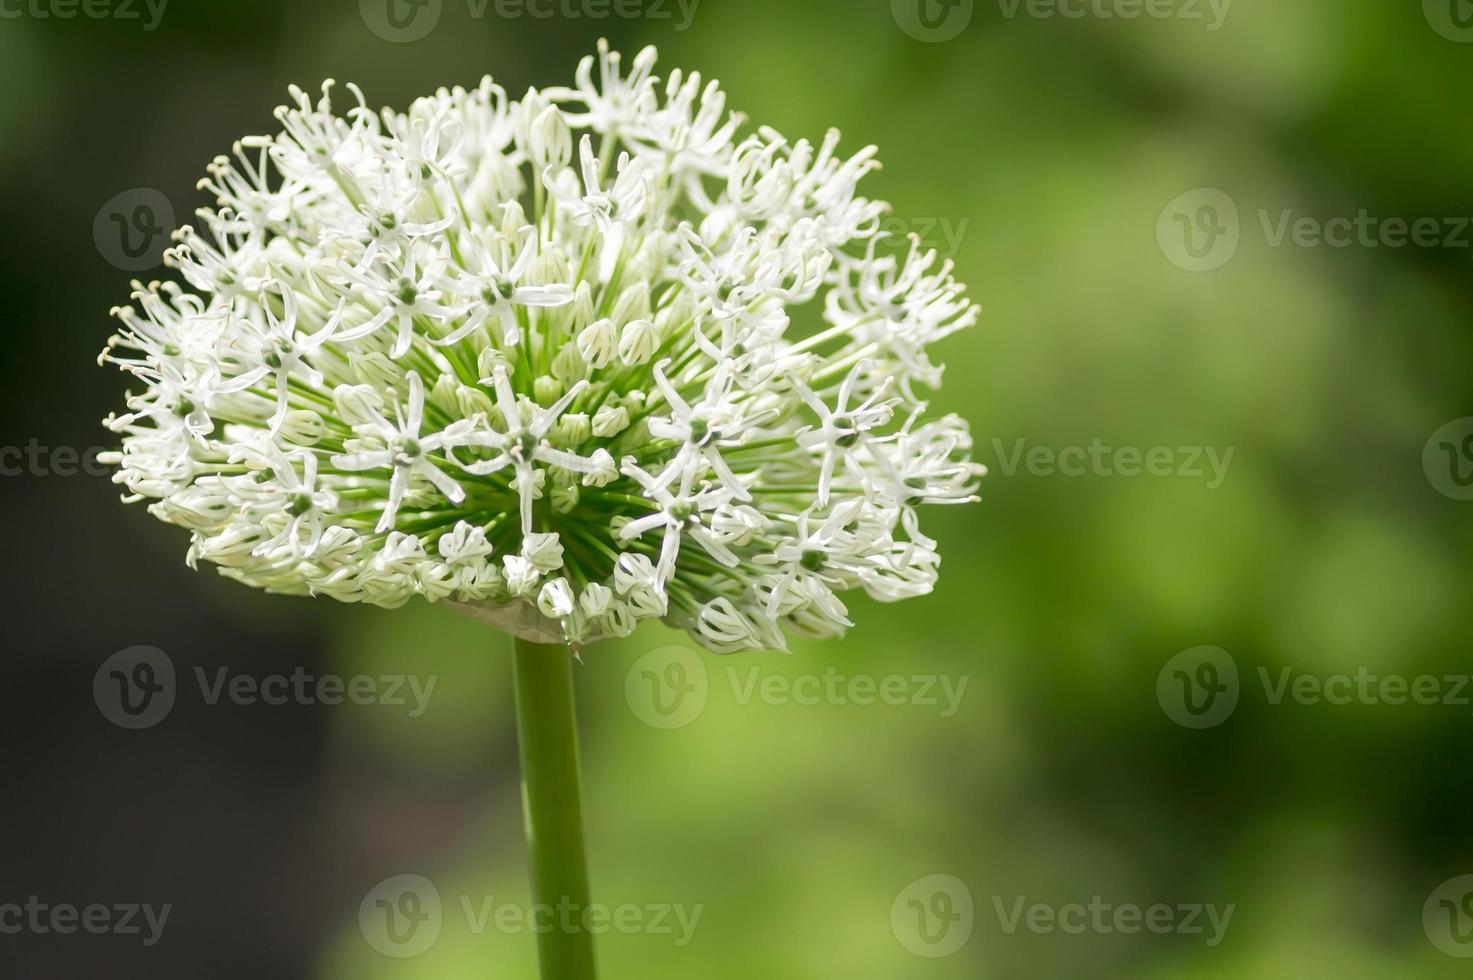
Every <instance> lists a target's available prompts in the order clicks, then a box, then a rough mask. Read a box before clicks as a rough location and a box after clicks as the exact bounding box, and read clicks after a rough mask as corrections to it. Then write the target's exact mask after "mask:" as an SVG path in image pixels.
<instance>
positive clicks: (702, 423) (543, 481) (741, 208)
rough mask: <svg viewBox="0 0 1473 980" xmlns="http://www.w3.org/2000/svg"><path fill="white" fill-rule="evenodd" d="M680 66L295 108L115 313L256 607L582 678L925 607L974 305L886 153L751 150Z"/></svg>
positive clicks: (166, 482)
mask: <svg viewBox="0 0 1473 980" xmlns="http://www.w3.org/2000/svg"><path fill="white" fill-rule="evenodd" d="M654 64H655V52H654V50H653V49H649V48H647V49H645V50H644V51H642V52H640V54H639V55H638V56H637V57H636V58H635V59H634V61H633V64H632V65H629V66H627V68H626V66H624V65H622V64H621V61H620V58H619V56H618V55H617V54H616V53H613V52H610V51H609V50H608V49H607V47H606V46H604V45H601V46H600V50H599V57H598V58H597V59H594V58H588V59H585V61H584V62H583V64H582V65H581V66H580V67H579V69H578V73H577V80H576V84H575V85H573V86H572V87H569V88H555V89H548V90H544V91H540V92H539V91H536V90H532V91H529V92H527V94H526V95H525V96H523V97H522V99H521V100H520V101H512V100H510V99H508V98H507V94H506V92H505V91H504V90H503V89H501V88H500V87H499V86H497V85H496V84H495V83H494V82H492V81H491V79H489V78H487V79H485V80H483V81H482V82H481V84H480V85H479V86H477V87H476V88H474V89H470V90H466V89H461V88H454V89H441V90H440V91H438V92H436V93H435V94H434V95H433V96H430V97H427V98H422V99H419V100H417V101H416V102H415V103H414V104H413V105H411V106H410V107H409V110H408V112H406V113H396V112H392V111H389V110H385V111H383V112H382V113H376V112H374V111H372V110H370V109H369V108H368V107H367V105H366V104H365V102H364V99H363V96H362V94H361V93H360V92H359V90H358V89H357V88H356V87H353V86H349V91H350V93H351V99H350V100H349V103H348V107H347V109H346V111H345V112H342V113H341V114H340V113H339V112H338V111H336V110H335V109H334V107H333V101H332V99H331V97H330V96H331V94H332V91H331V89H332V86H331V83H327V84H325V85H323V87H322V94H321V96H320V97H318V98H315V99H314V98H311V97H309V96H308V95H307V94H306V93H304V92H302V91H300V90H298V89H296V88H293V89H292V90H291V103H290V104H289V105H287V106H284V107H282V108H280V109H278V110H277V118H278V119H279V120H280V122H281V127H282V129H281V132H280V133H278V134H277V135H275V136H269V137H268V136H262V137H252V138H248V139H243V140H241V141H240V142H239V143H237V144H236V145H235V146H234V148H233V150H232V154H231V155H230V156H228V157H220V158H218V159H216V160H215V161H214V162H213V163H212V164H211V165H210V167H209V176H208V177H207V178H205V179H204V180H203V181H202V182H201V187H202V188H204V189H206V190H208V191H209V192H211V193H212V194H213V195H214V196H215V198H216V201H215V205H214V206H213V207H211V208H205V209H201V210H200V211H199V212H198V215H199V226H200V230H198V231H196V230H194V229H192V228H184V229H182V230H181V231H179V232H178V233H177V234H176V239H177V245H176V247H174V248H173V249H171V250H170V252H169V255H168V261H169V264H170V265H171V266H172V267H173V268H175V269H177V270H178V272H179V273H180V275H181V276H182V279H183V281H184V283H183V284H178V283H174V282H166V283H154V284H150V285H148V286H143V285H141V284H135V292H134V297H133V300H134V301H133V304H132V305H130V306H125V307H122V308H120V309H118V310H116V311H115V313H116V315H117V316H118V317H119V319H121V321H122V323H123V329H122V330H121V331H120V332H119V334H118V335H117V336H116V337H114V338H113V339H112V341H111V342H110V344H109V346H108V350H107V351H106V352H105V353H104V355H103V357H104V359H105V360H108V361H111V362H113V363H115V364H117V365H119V366H120V367H121V368H122V369H123V370H125V371H127V372H129V373H130V374H131V375H133V376H134V377H136V378H137V379H139V381H140V382H142V385H143V388H142V390H141V391H138V392H134V393H132V394H130V395H129V397H128V401H127V411H126V412H125V413H124V414H120V415H116V416H114V417H111V418H110V419H109V420H108V425H109V427H110V428H111V429H112V430H113V431H114V432H115V433H118V434H119V435H120V436H121V439H122V448H121V450H120V451H119V452H117V453H114V454H112V456H111V461H112V462H113V463H115V464H116V465H117V466H118V468H119V469H118V474H117V477H116V480H117V482H119V483H120V484H122V485H124V486H125V487H126V488H127V489H128V491H129V494H130V498H129V499H133V500H140V499H148V500H152V501H153V503H152V505H151V507H150V510H151V512H152V513H153V514H154V515H155V516H157V517H158V518H160V519H161V520H164V521H167V522H169V523H173V524H178V525H181V526H183V527H185V528H187V529H189V531H190V532H191V533H192V535H193V544H192V546H191V548H190V552H189V559H190V562H191V563H194V562H196V561H198V560H199V559H204V560H205V561H209V562H213V563H214V564H216V565H218V566H219V567H220V568H221V570H222V571H223V573H224V574H226V575H228V576H230V577H232V578H235V579H238V580H240V581H242V582H245V583H247V584H249V585H253V586H257V587H260V588H264V589H268V590H271V591H274V592H281V593H289V594H297V595H316V596H329V597H331V598H334V599H339V600H342V601H345V602H370V603H374V604H376V605H380V606H389V607H394V606H398V605H401V604H403V603H404V602H406V601H408V600H409V599H411V598H412V597H414V596H416V595H418V596H423V597H424V598H426V599H428V600H429V601H431V602H435V601H442V600H443V601H447V602H452V603H456V604H458V605H460V606H462V607H463V608H466V609H468V610H471V611H473V612H475V613H476V614H478V615H480V616H481V617H483V618H485V619H488V620H490V621H492V622H494V623H496V624H497V625H499V626H502V627H503V628H505V629H507V630H509V631H511V632H514V633H517V634H518V635H522V636H525V637H528V638H531V639H535V640H542V641H552V640H556V641H559V642H568V643H571V644H574V645H582V644H586V643H588V642H592V641H593V640H596V639H599V638H601V637H605V636H624V635H627V634H629V633H630V632H631V631H632V630H633V629H634V628H635V626H636V624H637V623H638V622H639V621H641V620H644V619H663V620H666V621H667V622H670V623H673V624H676V625H679V626H682V627H684V628H685V629H687V630H689V631H690V632H691V634H692V635H693V636H695V637H696V638H697V639H698V640H699V641H700V642H701V643H703V644H704V645H705V646H707V647H708V648H710V649H712V650H715V651H718V652H731V651H737V650H744V649H751V648H774V647H783V646H784V645H785V639H784V631H785V630H786V631H789V632H792V633H796V634H801V635H806V636H822V635H833V634H837V633H840V632H841V631H842V630H843V629H844V628H845V627H847V626H848V625H850V624H849V618H848V613H847V611H846V608H845V606H844V603H843V602H842V601H841V600H840V598H839V595H840V593H841V592H843V591H845V590H848V589H853V588H862V589H863V590H865V591H866V592H867V593H868V594H869V595H871V596H873V597H875V598H877V599H880V600H895V599H900V598H905V597H909V596H915V595H920V594H923V593H926V592H928V591H929V590H930V589H931V587H932V585H933V583H934V582H935V580H936V574H937V567H938V564H939V559H938V557H937V554H936V550H935V549H936V543H935V542H934V541H932V540H931V539H930V538H928V537H926V536H925V535H924V534H923V533H922V532H921V529H920V524H919V520H918V516H917V512H918V510H919V508H920V507H921V506H922V505H926V504H956V503H963V502H966V501H969V500H974V499H976V498H975V497H974V496H973V493H974V489H975V487H974V482H975V478H976V477H977V476H978V475H980V473H981V468H980V467H978V466H976V465H974V464H973V463H972V462H971V461H970V458H969V454H970V449H971V440H970V437H969V436H968V432H967V427H966V424H965V423H964V422H962V421H961V420H960V419H958V418H956V417H954V416H948V417H945V418H940V419H934V420H926V419H925V408H926V406H925V403H924V402H923V401H922V400H921V398H922V391H923V389H927V388H934V387H936V386H937V385H938V384H939V382H940V378H941V369H940V368H939V367H938V366H937V365H936V364H935V363H934V362H933V361H932V360H931V358H930V353H929V351H930V347H931V345H932V344H933V343H934V342H936V341H938V340H940V339H942V338H943V337H946V336H947V335H949V334H951V333H953V332H955V331H957V330H959V329H961V328H963V327H967V326H970V325H971V324H972V323H974V322H975V320H976V318H977V309H976V307H975V306H973V305H972V304H971V303H970V302H968V301H967V300H966V299H965V297H964V296H963V287H962V286H960V285H958V284H957V283H956V282H955V280H954V279H953V278H952V266H951V263H950V262H949V261H945V262H943V261H941V260H940V259H939V258H938V256H937V255H936V254H935V253H934V252H931V251H927V250H925V249H923V248H922V247H920V245H919V243H918V242H916V241H914V240H912V241H910V242H899V241H892V240H890V239H889V238H888V237H887V236H886V235H885V234H884V233H883V232H882V231H880V230H879V229H880V219H881V217H882V216H883V215H884V214H885V213H886V211H887V205H885V204H884V203H883V202H879V201H873V200H870V199H868V198H865V197H863V196H861V195H860V194H859V192H858V189H857V185H858V183H859V181H860V179H861V178H862V177H864V176H865V174H867V173H868V172H869V171H871V170H873V169H875V168H876V167H878V163H877V162H876V161H875V150H874V148H873V147H868V148H866V149H864V150H861V151H860V152H859V153H857V154H855V155H853V156H850V157H844V156H840V155H839V154H838V152H837V150H838V139H839V138H838V134H837V133H834V132H831V133H829V134H828V135H827V136H826V137H825V138H824V140H823V141H822V143H820V144H817V145H815V144H813V143H810V142H808V141H806V140H799V141H796V142H790V141H788V140H787V139H785V138H784V137H783V136H781V135H779V134H778V133H776V132H775V131H773V130H771V129H767V128H763V129H760V130H758V131H757V132H756V133H755V134H753V135H746V136H743V135H742V134H741V129H742V117H741V116H739V115H737V114H735V113H728V112H727V110H726V97H725V95H724V94H723V93H722V91H721V90H720V89H719V88H718V87H717V85H716V84H715V83H714V82H712V83H707V82H705V81H704V80H703V79H702V78H701V77H700V75H698V74H695V73H691V74H684V73H682V72H679V71H676V72H672V73H671V75H670V77H669V78H668V79H667V80H665V81H664V82H663V83H661V82H659V81H658V80H657V79H656V77H655V76H654V75H653V69H654ZM802 307H809V311H807V312H805V314H800V315H799V323H800V324H806V323H808V321H811V324H812V325H811V326H805V327H803V328H800V327H798V326H795V325H794V324H793V322H792V321H791V320H790V317H791V316H793V315H794V311H796V310H798V309H799V308H802ZM805 316H806V318H807V319H805Z"/></svg>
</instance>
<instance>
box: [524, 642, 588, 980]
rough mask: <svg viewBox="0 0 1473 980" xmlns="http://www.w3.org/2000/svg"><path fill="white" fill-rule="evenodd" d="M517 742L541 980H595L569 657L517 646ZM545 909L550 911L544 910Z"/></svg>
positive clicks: (552, 649)
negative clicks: (535, 914) (536, 920)
mask: <svg viewBox="0 0 1473 980" xmlns="http://www.w3.org/2000/svg"><path fill="white" fill-rule="evenodd" d="M515 661H516V693H517V736H518V741H519V743H520V746H521V756H522V799H523V805H524V809H525V814H526V821H527V842H528V844H529V846H530V848H531V852H532V854H531V856H532V902H533V904H534V906H535V907H537V909H538V912H537V916H538V918H540V919H542V921H540V922H538V923H537V926H538V928H539V930H542V931H541V932H540V934H539V935H538V937H537V946H538V953H539V956H540V959H541V963H542V980H594V976H595V971H594V960H593V936H592V934H591V933H590V932H589V930H588V928H587V923H586V919H585V916H586V914H587V913H588V910H589V902H590V889H589V884H588V857H587V853H586V850H585V848H584V844H583V804H582V794H581V792H580V789H579V783H578V729H577V719H576V715H575V713H574V710H573V655H572V653H571V652H570V651H569V650H568V649H567V648H566V647H560V646H542V645H539V644H536V643H528V642H527V641H525V640H517V641H516V657H515ZM547 910H550V911H547Z"/></svg>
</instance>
